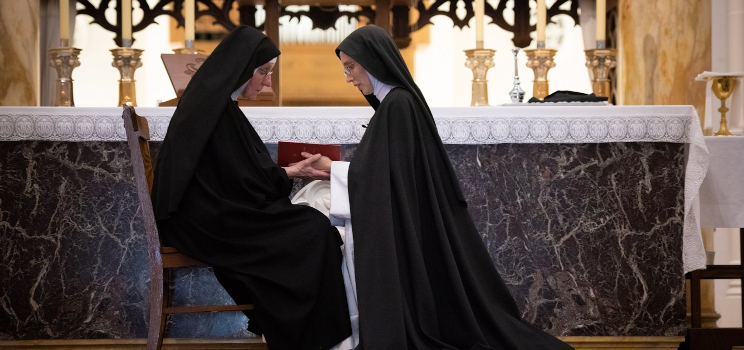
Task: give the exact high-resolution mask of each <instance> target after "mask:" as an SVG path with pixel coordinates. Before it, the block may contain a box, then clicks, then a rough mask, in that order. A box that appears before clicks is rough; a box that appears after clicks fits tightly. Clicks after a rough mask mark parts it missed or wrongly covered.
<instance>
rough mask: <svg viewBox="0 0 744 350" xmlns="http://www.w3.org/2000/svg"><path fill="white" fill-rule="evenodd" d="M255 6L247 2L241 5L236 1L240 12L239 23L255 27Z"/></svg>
mask: <svg viewBox="0 0 744 350" xmlns="http://www.w3.org/2000/svg"><path fill="white" fill-rule="evenodd" d="M257 11H258V10H256V6H255V5H252V4H249V5H243V4H241V3H238V12H239V13H240V24H245V25H247V26H251V27H253V28H256V12H257Z"/></svg>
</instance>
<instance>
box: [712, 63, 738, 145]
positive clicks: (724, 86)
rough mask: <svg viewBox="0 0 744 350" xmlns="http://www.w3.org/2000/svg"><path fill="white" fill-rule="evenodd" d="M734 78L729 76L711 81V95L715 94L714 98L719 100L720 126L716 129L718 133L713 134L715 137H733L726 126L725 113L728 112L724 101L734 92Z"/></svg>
mask: <svg viewBox="0 0 744 350" xmlns="http://www.w3.org/2000/svg"><path fill="white" fill-rule="evenodd" d="M734 83H735V81H734V77H730V76H722V77H716V78H715V79H713V87H712V90H713V93H714V94H716V97H718V98H719V99H721V108H719V109H718V111H719V112H721V126H720V127H719V128H718V132H717V133H715V136H733V134H731V133H730V132H729V130H728V125H727V124H726V112H728V111H729V109H728V107H726V99H727V98H729V96H731V93H732V92H733V91H734Z"/></svg>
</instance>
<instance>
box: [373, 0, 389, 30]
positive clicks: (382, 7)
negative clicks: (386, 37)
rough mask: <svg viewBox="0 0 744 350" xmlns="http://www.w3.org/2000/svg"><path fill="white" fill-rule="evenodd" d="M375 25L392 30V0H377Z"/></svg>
mask: <svg viewBox="0 0 744 350" xmlns="http://www.w3.org/2000/svg"><path fill="white" fill-rule="evenodd" d="M375 7H376V9H375V25H377V26H378V27H380V28H383V29H385V30H387V31H388V32H390V0H375Z"/></svg>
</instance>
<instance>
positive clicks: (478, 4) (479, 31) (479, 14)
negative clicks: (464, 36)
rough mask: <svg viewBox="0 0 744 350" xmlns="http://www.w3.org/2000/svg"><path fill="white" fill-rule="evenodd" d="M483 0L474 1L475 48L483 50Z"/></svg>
mask: <svg viewBox="0 0 744 350" xmlns="http://www.w3.org/2000/svg"><path fill="white" fill-rule="evenodd" d="M484 1H485V0H475V48H476V49H482V48H483V14H484V13H485V12H486V11H485V4H484Z"/></svg>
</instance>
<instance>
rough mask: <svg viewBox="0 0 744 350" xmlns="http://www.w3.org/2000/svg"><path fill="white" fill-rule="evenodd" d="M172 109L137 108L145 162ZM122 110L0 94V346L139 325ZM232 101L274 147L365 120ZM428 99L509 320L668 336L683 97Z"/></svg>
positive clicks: (143, 306) (140, 276)
mask: <svg viewBox="0 0 744 350" xmlns="http://www.w3.org/2000/svg"><path fill="white" fill-rule="evenodd" d="M174 110H175V109H174V108H167V107H160V108H137V113H138V114H139V115H141V116H145V117H147V118H148V120H149V123H150V134H151V136H152V140H151V147H152V150H153V157H157V150H158V146H159V143H160V141H162V139H163V137H164V136H165V134H166V131H167V127H168V122H169V120H170V116H171V115H172V114H173V111H174ZM121 112H122V111H121V109H120V108H55V107H0V246H1V247H2V250H1V252H2V254H0V286H2V287H0V289H2V291H0V295H2V298H0V305H1V306H2V307H0V348H4V347H9V346H10V345H8V344H11V343H10V342H9V341H14V342H17V341H23V340H31V339H53V340H72V339H103V340H108V341H109V343H107V344H109V345H111V344H114V345H115V344H119V343H117V342H120V341H121V340H122V339H134V338H145V337H146V333H147V327H146V326H147V325H146V320H147V317H146V315H147V310H148V305H147V295H148V288H149V280H148V272H147V262H146V261H147V259H146V251H145V242H144V236H143V234H142V222H141V219H140V217H139V214H138V213H137V207H138V204H137V199H136V193H135V189H134V180H133V174H132V172H131V168H130V163H129V159H130V158H129V154H128V151H127V147H126V141H125V138H124V130H123V123H122V119H121ZM243 112H244V113H245V114H246V116H247V117H248V119H249V120H250V121H251V123H252V124H253V125H254V127H255V128H256V130H257V132H258V133H259V135H260V136H261V137H262V139H263V140H264V142H265V143H266V144H267V145H268V147H269V150H270V151H271V152H272V153H273V155H274V156H276V143H277V142H278V141H295V142H313V143H334V144H342V158H344V159H346V160H349V159H351V157H352V156H353V152H354V149H355V147H356V146H355V145H356V144H357V143H358V142H359V140H360V139H361V138H362V136H363V134H364V131H365V128H364V125H365V124H367V123H368V121H369V119H370V118H371V117H372V115H373V110H372V109H371V108H368V107H281V108H276V107H266V108H260V107H254V108H243ZM432 112H433V114H434V117H435V120H436V123H437V128H438V130H439V134H440V136H441V138H442V141H443V142H444V143H445V147H446V149H447V151H448V153H449V155H450V158H451V160H452V163H453V166H454V168H455V169H456V171H457V175H458V177H459V180H460V184H461V186H462V189H463V193H464V194H465V197H466V199H467V201H468V205H469V210H470V213H471V215H472V217H473V219H474V221H475V222H476V225H477V226H478V228H479V231H480V233H481V235H482V237H483V241H484V244H485V245H486V246H487V248H488V251H489V253H490V255H491V258H492V260H493V261H494V264H495V265H496V267H497V269H498V271H499V272H500V273H501V276H502V277H503V278H504V280H505V282H506V284H507V286H508V287H509V289H510V291H511V293H512V294H513V296H514V297H515V299H516V301H517V304H518V305H519V307H520V310H521V311H522V314H523V316H524V317H525V319H527V320H528V321H530V322H533V323H535V324H536V325H537V326H538V327H541V328H542V329H545V330H546V331H548V332H549V333H551V334H553V335H556V336H559V337H561V338H562V339H564V340H565V341H567V342H569V343H570V344H572V345H573V346H575V347H577V348H578V347H581V348H585V349H587V348H592V349H594V348H613V347H620V345H617V344H624V345H623V346H629V345H632V346H635V347H636V348H638V349H645V348H655V349H676V348H677V346H678V345H679V343H680V342H681V341H683V340H684V334H685V311H686V308H685V278H684V273H685V272H688V271H692V270H695V269H700V268H704V267H705V252H704V250H703V245H702V238H701V235H700V225H699V220H698V219H697V218H696V217H695V211H694V210H692V203H693V202H694V200H695V197H696V196H697V193H698V190H699V188H700V185H701V183H702V182H703V178H704V177H705V174H706V170H707V165H708V152H707V148H706V146H705V142H704V141H703V136H702V131H701V129H700V123H699V120H698V117H697V114H696V112H695V109H694V108H693V107H692V106H561V105H550V106H502V107H478V108H432ZM176 279H177V282H176V285H177V287H176V290H175V295H174V296H175V302H176V303H177V305H178V304H180V305H197V304H200V303H207V302H217V303H219V302H224V303H229V302H231V299H230V298H229V296H228V295H227V294H226V293H225V292H224V291H223V290H222V289H221V287H219V284H218V283H217V281H216V279H215V278H214V276H213V275H212V274H211V272H210V271H208V270H184V271H179V272H178V273H177V274H176ZM172 320H173V322H172V323H171V324H170V326H169V332H168V336H169V337H176V338H179V337H184V338H185V337H189V338H190V337H200V338H216V337H244V336H249V334H248V333H247V331H246V330H245V321H246V320H245V316H243V315H242V314H240V313H219V314H202V315H176V316H174V317H173V318H172ZM380 336H384V335H380ZM3 341H5V342H3ZM4 343H5V344H6V345H3V344H4ZM612 344H616V345H612Z"/></svg>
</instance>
